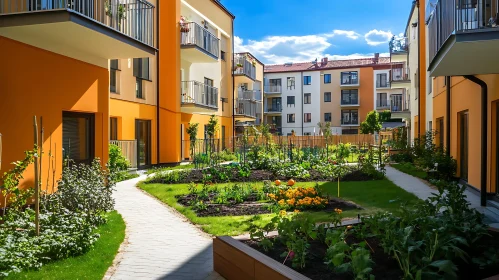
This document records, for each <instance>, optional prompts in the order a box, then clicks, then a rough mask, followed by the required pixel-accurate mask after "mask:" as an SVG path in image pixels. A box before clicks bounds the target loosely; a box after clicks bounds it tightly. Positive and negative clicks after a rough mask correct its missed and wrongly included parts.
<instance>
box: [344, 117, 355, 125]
mask: <svg viewBox="0 0 499 280" xmlns="http://www.w3.org/2000/svg"><path fill="white" fill-rule="evenodd" d="M341 125H359V118H357V117H355V118H342V119H341Z"/></svg>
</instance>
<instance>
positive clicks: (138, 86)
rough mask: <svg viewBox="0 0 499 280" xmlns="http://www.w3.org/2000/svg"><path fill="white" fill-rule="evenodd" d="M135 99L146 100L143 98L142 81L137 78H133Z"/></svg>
mask: <svg viewBox="0 0 499 280" xmlns="http://www.w3.org/2000/svg"><path fill="white" fill-rule="evenodd" d="M139 93H140V94H139ZM135 97H136V98H138V99H143V100H145V99H146V97H145V96H144V80H143V79H141V78H139V77H135Z"/></svg>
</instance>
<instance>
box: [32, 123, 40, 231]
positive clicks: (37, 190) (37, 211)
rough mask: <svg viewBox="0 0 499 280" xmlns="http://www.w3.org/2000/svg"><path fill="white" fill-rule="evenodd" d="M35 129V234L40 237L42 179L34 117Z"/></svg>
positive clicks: (35, 125) (34, 125)
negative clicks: (39, 169) (39, 170)
mask: <svg viewBox="0 0 499 280" xmlns="http://www.w3.org/2000/svg"><path fill="white" fill-rule="evenodd" d="M33 129H34V136H35V139H34V140H35V150H36V154H35V162H34V164H35V233H36V236H39V235H40V185H39V180H40V177H39V175H38V157H39V155H38V153H39V151H40V150H39V148H38V124H37V122H36V116H33Z"/></svg>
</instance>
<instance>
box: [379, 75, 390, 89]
mask: <svg viewBox="0 0 499 280" xmlns="http://www.w3.org/2000/svg"><path fill="white" fill-rule="evenodd" d="M376 87H377V88H386V87H388V74H386V73H382V74H376Z"/></svg>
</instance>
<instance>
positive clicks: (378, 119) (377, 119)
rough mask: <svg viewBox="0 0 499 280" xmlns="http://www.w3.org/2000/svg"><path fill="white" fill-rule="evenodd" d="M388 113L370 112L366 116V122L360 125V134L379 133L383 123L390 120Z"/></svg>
mask: <svg viewBox="0 0 499 280" xmlns="http://www.w3.org/2000/svg"><path fill="white" fill-rule="evenodd" d="M391 116H392V115H391V113H390V111H388V110H387V111H384V112H382V113H378V112H377V111H375V110H374V111H371V112H369V113H368V114H367V116H366V120H365V121H363V122H362V123H361V124H360V132H361V133H362V134H372V133H375V132H380V131H381V128H382V127H383V126H382V123H383V122H386V121H388V120H390V119H391Z"/></svg>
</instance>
